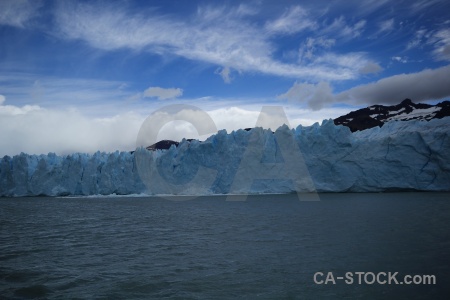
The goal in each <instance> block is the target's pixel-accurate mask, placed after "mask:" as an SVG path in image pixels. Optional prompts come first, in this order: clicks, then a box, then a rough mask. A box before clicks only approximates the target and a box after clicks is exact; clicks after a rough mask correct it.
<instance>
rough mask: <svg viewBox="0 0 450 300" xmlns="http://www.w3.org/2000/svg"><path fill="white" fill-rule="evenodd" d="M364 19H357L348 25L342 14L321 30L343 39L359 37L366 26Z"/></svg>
mask: <svg viewBox="0 0 450 300" xmlns="http://www.w3.org/2000/svg"><path fill="white" fill-rule="evenodd" d="M366 23H367V22H366V20H359V21H358V22H356V23H355V24H353V25H349V24H348V23H347V21H346V20H345V18H344V16H340V17H339V18H335V19H334V20H333V23H331V24H330V25H329V26H327V27H325V28H324V29H323V30H322V33H324V34H333V35H334V36H340V37H341V38H344V39H353V38H357V37H359V36H360V35H361V34H362V32H363V31H364V28H365V26H366Z"/></svg>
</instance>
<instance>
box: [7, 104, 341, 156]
mask: <svg viewBox="0 0 450 300" xmlns="http://www.w3.org/2000/svg"><path fill="white" fill-rule="evenodd" d="M193 102H194V103H195V101H193ZM246 102H249V101H246ZM225 104H226V101H216V102H215V104H214V105H215V106H216V108H212V109H209V110H207V113H208V115H209V116H210V117H211V118H212V120H213V121H214V123H215V124H216V127H217V129H219V130H220V129H226V130H227V131H228V132H231V131H232V130H238V129H242V128H248V127H250V128H251V127H254V126H255V124H256V121H257V119H258V116H259V113H260V111H261V108H262V106H261V104H258V105H253V106H252V107H248V106H247V107H246V105H247V104H246V105H239V103H235V105H232V106H227V107H224V106H222V107H217V106H221V105H225ZM236 105H237V106H236ZM284 111H285V113H286V114H287V116H288V119H289V123H290V125H291V126H292V127H296V126H298V125H300V124H302V125H305V126H308V125H312V124H313V123H315V122H320V121H322V120H323V119H327V118H330V117H332V118H335V117H338V116H340V115H343V114H345V113H347V112H348V108H326V109H323V110H321V111H311V110H310V109H300V108H298V107H295V106H294V107H284ZM192 114H194V115H192ZM188 116H191V117H192V116H193V117H195V118H203V117H204V116H203V115H202V114H199V113H198V112H197V111H193V110H183V111H180V112H178V113H177V117H178V118H179V119H181V120H183V119H188V118H187V117H188ZM145 117H147V116H145V115H141V114H137V113H135V112H132V111H128V112H122V113H119V114H116V115H113V116H109V117H103V118H96V117H92V116H89V115H87V114H83V113H82V112H80V111H78V110H76V109H45V108H42V107H39V106H34V107H31V106H28V107H26V106H22V107H19V106H12V105H6V106H5V105H0V157H2V156H4V155H16V154H19V153H20V152H25V153H29V154H46V153H48V152H55V153H57V154H59V155H65V154H70V153H75V152H81V153H94V152H96V151H107V152H111V151H116V150H120V151H131V150H134V148H135V146H136V139H137V135H138V132H139V129H140V127H141V125H142V124H143V122H144V120H145ZM168 117H169V116H167V115H164V114H162V115H161V116H160V120H161V122H163V121H164V120H168V119H169V118H168ZM30 124H32V125H33V126H30ZM269 125H270V126H269V127H270V128H272V130H275V129H277V128H278V126H281V125H282V121H281V119H279V118H273V120H272V122H271V123H270V124H269ZM208 136H209V135H206V136H199V135H198V132H197V130H196V129H195V128H194V127H193V126H192V125H191V124H189V123H187V122H184V121H173V122H169V123H167V124H166V125H165V126H163V127H162V128H161V130H160V132H159V134H158V140H161V139H172V140H181V139H182V138H200V139H201V140H204V139H206V138H207V137H208Z"/></svg>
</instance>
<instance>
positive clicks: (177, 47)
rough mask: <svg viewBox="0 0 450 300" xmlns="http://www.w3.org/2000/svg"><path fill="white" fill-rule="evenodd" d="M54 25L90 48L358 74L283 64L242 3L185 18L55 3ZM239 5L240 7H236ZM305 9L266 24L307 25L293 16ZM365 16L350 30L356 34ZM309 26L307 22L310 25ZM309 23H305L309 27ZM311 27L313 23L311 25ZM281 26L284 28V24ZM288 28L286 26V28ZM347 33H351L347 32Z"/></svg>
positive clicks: (313, 75) (266, 68) (340, 76)
mask: <svg viewBox="0 0 450 300" xmlns="http://www.w3.org/2000/svg"><path fill="white" fill-rule="evenodd" d="M58 3H59V9H57V13H56V20H57V22H56V24H57V25H58V27H59V33H58V34H59V35H60V36H62V37H64V38H66V39H69V40H82V41H85V42H86V43H88V44H89V45H91V46H92V47H95V48H99V49H104V50H115V49H121V48H128V49H132V50H136V51H148V52H152V53H156V54H160V55H165V54H170V55H177V56H181V57H184V58H187V59H191V60H198V61H204V62H208V63H212V64H215V65H219V66H227V67H228V68H229V69H235V70H237V71H239V72H242V71H246V72H260V73H264V74H270V75H276V76H284V77H292V78H307V79H308V80H327V81H330V80H347V79H354V78H356V77H357V76H358V73H357V72H356V73H355V72H354V70H353V69H352V68H348V67H338V68H336V66H327V65H323V64H321V65H314V64H308V65H300V64H286V63H283V62H281V61H278V60H276V59H275V58H274V53H275V52H276V50H277V49H276V47H275V45H274V44H273V40H272V33H274V31H270V32H269V31H268V30H266V29H265V28H261V27H259V26H257V25H256V24H254V23H252V22H250V21H249V20H246V19H244V18H243V16H244V15H243V13H242V8H241V9H239V7H238V8H225V7H221V8H210V7H207V8H202V7H201V8H199V9H198V11H197V13H196V14H195V15H194V16H191V17H188V18H187V19H186V20H179V19H175V18H174V17H171V16H168V15H166V16H156V15H155V14H154V13H153V12H147V13H145V12H142V13H140V14H131V13H130V11H129V10H127V8H126V7H117V6H115V7H113V6H111V5H107V4H105V5H103V6H102V8H101V9H99V8H98V7H96V6H95V5H90V4H83V3H75V4H73V3H72V4H68V3H66V2H58ZM239 10H240V11H239ZM303 13H304V10H303V9H302V8H300V7H294V8H292V10H291V11H289V12H286V13H285V15H283V16H284V17H283V16H282V18H283V20H284V21H283V22H281V19H280V20H279V22H281V23H276V24H278V25H274V24H275V23H274V24H273V25H267V26H269V27H272V28H273V30H275V29H276V30H275V31H277V30H278V31H277V32H280V31H283V32H285V31H286V30H288V29H287V27H284V26H287V25H283V24H289V25H292V26H293V27H292V28H294V29H290V30H294V31H296V30H299V29H301V28H305V26H306V25H304V24H303V22H305V19H302V18H299V19H296V18H295V16H297V15H298V14H303ZM364 24H365V21H360V22H358V23H357V24H355V25H354V26H353V27H352V28H351V29H350V27H349V29H346V28H344V31H345V30H353V31H354V32H353V33H352V35H356V34H358V33H359V32H360V31H361V30H362V27H364ZM308 26H309V25H308ZM308 26H307V27H308ZM311 26H312V25H311ZM283 28H285V29H283ZM289 28H290V27H289ZM345 34H349V33H345Z"/></svg>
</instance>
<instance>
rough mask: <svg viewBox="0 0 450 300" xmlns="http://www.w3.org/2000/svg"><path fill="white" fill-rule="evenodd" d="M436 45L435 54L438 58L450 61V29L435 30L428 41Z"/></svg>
mask: <svg viewBox="0 0 450 300" xmlns="http://www.w3.org/2000/svg"><path fill="white" fill-rule="evenodd" d="M428 43H429V44H432V45H434V47H435V49H434V51H433V54H434V56H435V58H436V59H437V60H447V61H450V29H449V28H444V29H440V30H438V31H437V32H435V33H434V34H433V35H432V36H431V37H430V39H429V41H428Z"/></svg>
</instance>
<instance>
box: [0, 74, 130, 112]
mask: <svg viewBox="0 0 450 300" xmlns="http://www.w3.org/2000/svg"><path fill="white" fill-rule="evenodd" d="M0 86H1V87H2V88H1V92H2V94H3V95H4V96H5V97H7V100H8V102H9V103H14V104H15V105H18V106H20V105H26V104H29V103H33V104H37V105H40V106H42V107H53V108H66V107H68V106H77V107H85V108H86V109H91V110H94V108H95V106H96V105H99V104H100V105H102V106H103V108H102V109H100V110H98V111H96V113H103V112H105V107H108V106H115V107H117V106H118V103H121V102H125V99H127V98H130V97H131V96H132V95H133V94H135V92H133V91H129V90H128V89H127V88H126V83H124V82H121V81H107V80H92V79H76V78H70V79H69V78H60V77H53V76H42V75H37V74H27V73H2V74H0ZM106 113H107V112H106Z"/></svg>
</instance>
